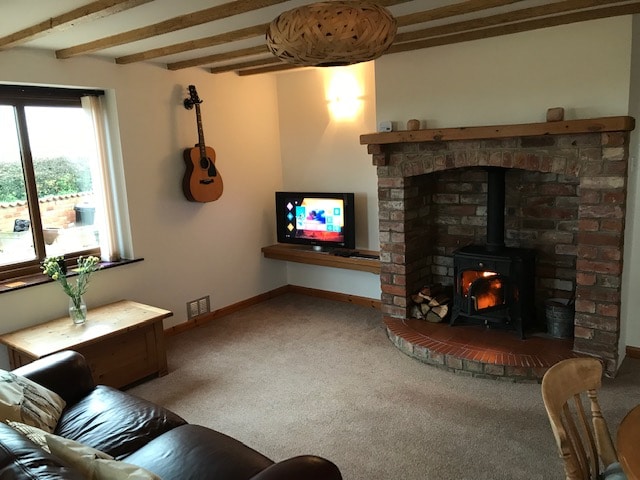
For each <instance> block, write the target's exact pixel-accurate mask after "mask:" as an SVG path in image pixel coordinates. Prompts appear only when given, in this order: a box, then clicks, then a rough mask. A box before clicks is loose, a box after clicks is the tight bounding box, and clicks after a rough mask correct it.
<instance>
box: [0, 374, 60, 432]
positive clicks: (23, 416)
mask: <svg viewBox="0 0 640 480" xmlns="http://www.w3.org/2000/svg"><path fill="white" fill-rule="evenodd" d="M64 407H65V401H64V400H63V399H62V397H60V395H58V394H57V393H55V392H52V391H51V390H49V389H47V388H45V387H43V386H41V385H38V384H37V383H35V382H33V381H31V380H29V379H28V378H25V377H23V376H21V375H16V374H15V373H13V372H7V371H5V370H0V420H2V421H6V420H13V421H16V422H23V423H26V424H28V425H33V426H34V427H38V428H42V429H43V430H46V431H47V432H53V431H54V429H55V428H56V425H57V423H58V419H59V418H60V415H61V414H62V410H63V409H64Z"/></svg>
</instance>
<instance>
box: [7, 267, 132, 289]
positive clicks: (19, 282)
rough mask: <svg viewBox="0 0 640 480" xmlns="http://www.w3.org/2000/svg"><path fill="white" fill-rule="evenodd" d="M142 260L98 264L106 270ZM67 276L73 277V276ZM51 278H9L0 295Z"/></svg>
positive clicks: (32, 285)
mask: <svg viewBox="0 0 640 480" xmlns="http://www.w3.org/2000/svg"><path fill="white" fill-rule="evenodd" d="M142 260H144V258H134V259H133V260H128V259H123V260H118V261H117V262H100V269H101V270H103V269H108V268H115V267H120V266H122V265H129V264H131V263H136V262H141V261H142ZM69 276H74V275H73V274H71V275H69ZM53 281H54V280H52V279H51V278H49V277H47V276H46V275H44V274H43V273H37V274H34V275H26V276H24V277H19V278H11V279H7V280H5V281H3V282H2V283H0V294H2V293H6V292H13V291H15V290H21V289H23V288H29V287H34V286H36V285H43V284H45V283H49V282H53Z"/></svg>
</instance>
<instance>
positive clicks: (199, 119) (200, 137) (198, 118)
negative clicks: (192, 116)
mask: <svg viewBox="0 0 640 480" xmlns="http://www.w3.org/2000/svg"><path fill="white" fill-rule="evenodd" d="M196 122H197V123H198V147H200V158H205V157H206V156H207V153H206V149H205V143H204V132H203V130H202V116H201V115H200V104H199V103H196Z"/></svg>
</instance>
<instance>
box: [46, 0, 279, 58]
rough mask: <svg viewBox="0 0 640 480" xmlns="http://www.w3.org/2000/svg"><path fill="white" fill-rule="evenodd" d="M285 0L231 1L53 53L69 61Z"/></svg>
mask: <svg viewBox="0 0 640 480" xmlns="http://www.w3.org/2000/svg"><path fill="white" fill-rule="evenodd" d="M286 1H287V0H234V1H232V2H228V3H223V4H222V5H217V6H215V7H211V8H206V9H204V10H200V11H198V12H192V13H188V14H186V15H181V16H179V17H174V18H170V19H169V20H165V21H163V22H159V23H155V24H153V25H148V26H146V27H141V28H136V29H134V30H129V31H128V32H123V33H119V34H117V35H111V36H110V37H105V38H100V39H98V40H94V41H92V42H87V43H83V44H81V45H75V46H73V47H69V48H64V49H62V50H57V51H56V57H57V58H70V57H74V56H77V55H83V54H86V53H92V52H95V51H98V50H104V49H105V48H110V47H115V46H118V45H123V44H125V43H131V42H136V41H138V40H143V39H145V38H150V37H154V36H157V35H162V34H165V33H170V32H175V31H177V30H182V29H184V28H189V27H195V26H196V25H202V24H203V23H209V22H213V21H215V20H220V19H222V18H227V17H232V16H234V15H239V14H241V13H246V12H249V11H251V10H258V9H260V8H264V7H269V6H271V5H277V4H279V3H284V2H286Z"/></svg>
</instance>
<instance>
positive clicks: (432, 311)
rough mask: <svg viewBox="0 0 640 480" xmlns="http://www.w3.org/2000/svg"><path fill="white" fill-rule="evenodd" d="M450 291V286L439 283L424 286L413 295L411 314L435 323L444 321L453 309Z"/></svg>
mask: <svg viewBox="0 0 640 480" xmlns="http://www.w3.org/2000/svg"><path fill="white" fill-rule="evenodd" d="M450 292H451V288H450V287H445V286H443V285H441V284H439V283H438V284H435V285H427V286H424V287H422V288H421V289H420V291H418V292H417V293H415V294H413V295H411V301H412V303H413V305H412V306H411V309H410V312H411V316H412V317H413V318H418V319H424V320H427V321H428V322H433V323H438V322H442V321H443V320H445V319H446V318H447V317H448V316H449V313H450V310H451V293H450Z"/></svg>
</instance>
